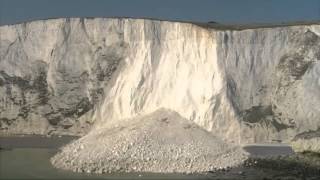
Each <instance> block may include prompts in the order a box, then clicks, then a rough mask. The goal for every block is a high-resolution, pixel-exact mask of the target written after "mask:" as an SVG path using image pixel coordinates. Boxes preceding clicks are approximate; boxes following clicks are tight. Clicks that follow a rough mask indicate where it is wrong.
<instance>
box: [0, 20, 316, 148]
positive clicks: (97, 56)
mask: <svg viewBox="0 0 320 180" xmlns="http://www.w3.org/2000/svg"><path fill="white" fill-rule="evenodd" d="M319 47H320V25H319V24H314V25H312V24H310V25H296V26H284V27H272V28H271V27H270V28H255V29H241V30H232V29H230V30H228V29H215V28H210V27H205V26H201V25H196V24H192V23H181V22H168V21H159V20H144V19H128V18H119V19H117V18H94V19H80V18H71V19H54V20H42V21H34V22H28V23H23V24H17V25H5V26H1V27H0V58H1V59H0V128H1V131H2V132H4V133H38V134H46V133H65V134H84V133H86V132H87V131H88V130H89V128H90V127H91V128H93V130H94V129H96V128H101V127H104V125H105V124H108V123H111V122H115V121H121V120H122V119H128V118H132V117H135V116H138V115H145V114H150V113H152V112H154V111H156V110H158V109H160V108H166V109H170V110H172V111H175V112H177V113H179V114H180V116H182V117H183V118H185V119H188V120H190V121H194V122H195V123H196V124H198V125H199V126H201V127H203V128H204V129H206V130H208V131H210V132H212V133H213V134H214V135H216V136H218V137H221V138H222V139H224V140H227V141H230V142H236V143H253V142H272V141H283V142H290V141H291V140H294V139H297V138H298V137H300V136H299V135H300V134H303V133H304V134H306V133H308V132H317V131H320V48H319ZM313 134H316V133H313ZM318 134H319V133H318ZM314 138H317V136H315V137H314ZM317 142H318V141H317Z"/></svg>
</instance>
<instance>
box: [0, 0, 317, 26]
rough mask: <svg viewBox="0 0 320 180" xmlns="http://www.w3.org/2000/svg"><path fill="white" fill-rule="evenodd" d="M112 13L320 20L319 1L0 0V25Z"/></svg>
mask: <svg viewBox="0 0 320 180" xmlns="http://www.w3.org/2000/svg"><path fill="white" fill-rule="evenodd" d="M115 16H116V17H136V18H141V17H147V18H157V19H164V20H180V21H198V22H208V21H215V22H220V23H225V24H232V23H237V24H248V23H280V22H295V21H314V20H320V0H0V25H4V24H15V23H19V22H24V21H30V20H37V19H48V18H58V17H115Z"/></svg>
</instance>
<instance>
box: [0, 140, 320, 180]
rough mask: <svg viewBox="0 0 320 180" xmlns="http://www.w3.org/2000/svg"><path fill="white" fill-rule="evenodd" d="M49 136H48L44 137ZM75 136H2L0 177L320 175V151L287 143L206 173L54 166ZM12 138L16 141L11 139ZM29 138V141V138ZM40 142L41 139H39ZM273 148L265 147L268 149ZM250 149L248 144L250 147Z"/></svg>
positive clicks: (311, 177)
mask: <svg viewBox="0 0 320 180" xmlns="http://www.w3.org/2000/svg"><path fill="white" fill-rule="evenodd" d="M45 139H47V140H45ZM73 139H75V137H66V138H65V137H61V138H59V137H54V138H51V139H50V138H45V137H39V136H37V137H35V136H30V137H14V138H13V137H5V138H4V137H0V147H1V150H0V179H215V180H216V179H229V180H230V179H252V180H253V179H257V180H258V179H263V180H268V179H269V180H271V179H296V180H298V179H307V180H318V179H320V155H319V154H312V153H307V154H299V155H294V154H292V153H291V152H289V151H287V150H286V149H288V148H287V147H280V148H278V149H277V147H274V146H272V147H271V148H270V146H265V147H263V146H259V147H258V146H254V148H251V149H250V148H249V150H248V151H251V153H254V154H255V155H257V154H259V152H260V150H261V154H265V153H270V152H277V153H279V152H280V153H281V154H284V155H285V154H287V155H286V156H282V157H274V158H271V159H257V158H251V159H249V160H247V161H246V162H245V163H244V165H243V166H241V167H237V168H232V169H224V170H221V171H217V172H208V173H204V174H194V175H186V174H156V173H115V174H102V175H96V174H87V173H74V172H71V171H65V170H61V169H56V168H54V167H53V166H52V165H51V163H50V158H51V157H52V156H53V155H54V154H55V153H56V152H57V151H58V147H60V146H62V145H63V144H65V143H67V142H69V141H71V140H73ZM12 140H13V141H12ZM28 141H29V142H28ZM39 142H41V143H39ZM268 148H269V149H270V151H266V150H267V149H268ZM247 149H248V148H247Z"/></svg>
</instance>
